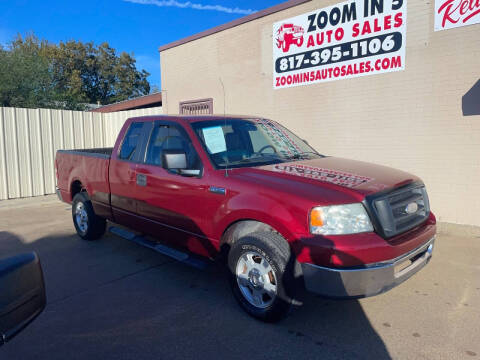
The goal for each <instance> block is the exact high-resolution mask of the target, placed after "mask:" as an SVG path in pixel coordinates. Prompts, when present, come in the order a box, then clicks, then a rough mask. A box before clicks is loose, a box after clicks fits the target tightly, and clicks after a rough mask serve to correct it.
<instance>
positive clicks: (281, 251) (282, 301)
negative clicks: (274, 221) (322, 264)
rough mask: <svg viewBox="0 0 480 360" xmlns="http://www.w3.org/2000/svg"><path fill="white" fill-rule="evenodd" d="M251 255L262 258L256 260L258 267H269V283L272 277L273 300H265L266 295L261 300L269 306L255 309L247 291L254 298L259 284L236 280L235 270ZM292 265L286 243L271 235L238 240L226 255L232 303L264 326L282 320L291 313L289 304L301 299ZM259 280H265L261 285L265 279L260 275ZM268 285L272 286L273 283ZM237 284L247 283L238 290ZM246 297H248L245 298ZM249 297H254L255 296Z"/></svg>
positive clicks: (268, 297) (291, 257)
mask: <svg viewBox="0 0 480 360" xmlns="http://www.w3.org/2000/svg"><path fill="white" fill-rule="evenodd" d="M252 253H258V254H259V255H260V256H261V257H262V258H263V259H259V260H258V261H259V263H258V264H261V265H263V261H264V260H266V261H267V262H268V265H269V266H270V267H271V268H270V267H269V268H268V269H271V270H270V271H269V272H268V274H267V275H268V277H269V279H270V280H272V278H271V275H270V272H271V271H273V273H274V278H273V279H274V280H275V283H276V284H275V285H276V296H275V297H272V298H271V297H270V296H269V295H268V294H266V300H265V298H264V296H265V294H264V295H262V298H261V299H262V302H263V300H265V303H269V302H270V303H269V304H268V305H266V304H262V306H264V307H262V306H260V307H259V306H255V304H253V303H252V299H250V300H249V299H248V298H247V297H246V296H249V295H248V291H250V292H251V293H252V294H253V292H254V289H253V288H252V287H254V288H256V286H257V285H258V282H257V281H255V279H254V278H253V279H252V278H251V277H250V276H247V277H249V281H246V280H245V279H240V277H237V266H239V269H242V265H243V264H244V263H242V261H244V262H245V259H247V258H248V257H249V256H252V255H251V254H252ZM242 259H243V260H242ZM257 259H258V257H257ZM295 264H296V261H295V258H294V257H293V256H292V255H291V252H290V246H289V245H288V243H287V241H285V239H283V238H282V237H281V236H280V235H278V234H276V233H274V232H254V233H251V234H249V235H246V236H245V237H243V238H241V239H239V240H238V241H236V242H235V243H234V244H233V245H232V247H231V249H230V251H229V254H228V268H229V276H230V283H231V286H232V291H233V295H234V296H235V299H236V300H237V301H238V303H239V304H240V306H242V308H243V309H244V310H245V311H246V312H247V313H248V314H250V315H251V316H253V317H255V318H257V319H259V320H262V321H266V322H275V321H278V320H281V319H282V318H284V317H285V316H286V315H287V314H288V313H289V312H290V309H291V308H292V303H294V302H295V299H296V297H297V295H299V296H300V293H299V287H298V280H297V279H295V272H296V271H295ZM263 266H265V265H263ZM243 268H245V270H244V271H245V274H246V273H247V271H248V269H247V267H246V264H245V265H243ZM268 269H267V270H268ZM252 271H253V270H251V271H250V272H249V274H251V273H252ZM240 275H241V274H240ZM253 277H255V274H253ZM261 278H262V279H264V280H263V281H262V284H263V282H264V281H265V278H266V275H263V276H262V277H261ZM242 281H243V282H242ZM267 281H268V279H267ZM271 282H272V283H273V281H271ZM240 283H243V284H245V283H247V284H248V286H241V285H240ZM262 284H260V285H259V287H260V292H261V291H264V290H263V285H262ZM269 286H271V284H269ZM242 289H243V290H242ZM247 290H248V291H247ZM245 293H246V294H247V295H244V294H245ZM257 294H258V293H257ZM252 296H253V297H255V295H252ZM272 299H273V300H272ZM257 300H258V297H257Z"/></svg>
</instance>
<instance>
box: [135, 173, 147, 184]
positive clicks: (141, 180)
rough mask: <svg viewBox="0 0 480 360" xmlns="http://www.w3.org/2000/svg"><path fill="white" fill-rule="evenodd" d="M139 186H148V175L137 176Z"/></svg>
mask: <svg viewBox="0 0 480 360" xmlns="http://www.w3.org/2000/svg"><path fill="white" fill-rule="evenodd" d="M137 185H138V186H147V175H145V174H137Z"/></svg>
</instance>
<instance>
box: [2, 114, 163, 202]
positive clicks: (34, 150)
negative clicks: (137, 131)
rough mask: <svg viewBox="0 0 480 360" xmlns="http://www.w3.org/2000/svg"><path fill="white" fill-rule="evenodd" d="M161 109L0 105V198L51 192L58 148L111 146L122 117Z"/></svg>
mask: <svg viewBox="0 0 480 360" xmlns="http://www.w3.org/2000/svg"><path fill="white" fill-rule="evenodd" d="M156 114H162V108H161V107H156V108H149V109H141V110H130V111H121V112H116V113H93V112H82V111H69V110H52V109H21V108H2V107H0V200H4V199H14V198H21V197H30V196H39V195H46V194H53V193H54V192H55V167H54V161H55V153H56V151H57V150H58V149H86V148H91V147H111V146H113V145H114V142H115V140H116V138H117V135H118V133H119V131H120V129H121V127H122V125H123V123H124V122H125V120H126V119H128V118H129V117H132V116H142V115H156Z"/></svg>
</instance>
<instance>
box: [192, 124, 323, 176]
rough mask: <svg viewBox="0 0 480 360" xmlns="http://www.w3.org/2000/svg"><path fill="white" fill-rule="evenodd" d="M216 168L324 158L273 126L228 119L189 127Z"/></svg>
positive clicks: (276, 126)
mask: <svg viewBox="0 0 480 360" xmlns="http://www.w3.org/2000/svg"><path fill="white" fill-rule="evenodd" d="M192 127H193V129H194V131H195V133H196V134H197V136H198V138H199V139H200V141H201V142H202V143H203V146H204V148H205V150H206V151H207V153H208V155H209V156H210V159H211V160H212V162H213V163H214V164H215V166H216V167H217V168H225V167H227V166H228V167H229V168H230V167H231V168H235V167H244V166H259V165H265V164H274V163H279V162H285V161H292V160H300V159H310V158H318V157H323V156H322V155H320V154H318V153H317V152H316V151H315V150H314V149H313V148H312V147H310V146H308V145H307V144H306V143H305V142H304V141H303V140H301V139H300V138H299V137H298V136H296V135H294V134H293V133H292V132H290V131H289V130H287V129H285V128H284V127H283V126H281V125H279V124H277V123H276V122H273V121H270V120H265V119H248V120H247V119H227V120H226V121H223V120H211V121H200V122H195V123H193V124H192Z"/></svg>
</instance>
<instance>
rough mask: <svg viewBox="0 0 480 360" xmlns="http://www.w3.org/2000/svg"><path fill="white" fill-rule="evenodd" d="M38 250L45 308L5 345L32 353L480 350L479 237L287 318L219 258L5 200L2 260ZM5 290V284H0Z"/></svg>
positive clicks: (313, 355)
mask: <svg viewBox="0 0 480 360" xmlns="http://www.w3.org/2000/svg"><path fill="white" fill-rule="evenodd" d="M32 250H35V251H37V253H38V254H39V255H40V258H41V261H42V265H43V269H44V273H45V280H46V285H47V296H48V305H47V308H46V309H45V311H44V312H43V313H42V314H41V315H40V316H39V317H38V318H37V319H36V321H35V322H34V323H32V324H31V325H30V326H29V327H28V328H27V329H26V330H25V331H24V332H23V333H21V334H20V335H19V336H17V337H16V338H15V339H13V340H12V341H11V342H10V343H8V344H7V345H6V346H3V348H0V359H2V360H17V359H18V360H29V359H36V360H39V359H48V360H53V359H62V360H64V359H72V360H73V359H103V360H105V359H217V358H221V359H295V358H299V359H477V358H478V359H480V260H479V259H480V238H476V237H474V236H470V237H467V236H465V237H462V236H453V235H452V234H449V233H440V234H439V236H438V238H437V243H436V249H435V252H434V257H433V259H432V261H431V263H430V264H429V266H427V267H426V268H425V269H424V270H423V271H421V272H420V273H418V274H417V275H416V276H414V277H413V278H411V279H410V280H409V281H407V282H406V283H404V284H402V285H400V286H399V287H397V288H395V289H393V290H391V291H390V292H388V293H386V294H383V295H380V296H377V297H373V298H368V299H362V300H351V301H334V300H326V299H322V298H319V297H316V296H313V295H310V296H308V297H307V299H306V303H305V305H304V306H303V307H302V308H300V309H298V310H296V311H294V312H293V313H292V314H291V315H290V316H289V317H288V318H287V319H285V320H283V321H282V322H280V323H277V324H264V323H261V322H258V321H256V320H254V319H252V318H250V317H249V316H248V315H246V314H245V313H244V312H243V311H242V310H241V309H240V307H239V306H237V304H236V302H235V300H234V299H233V296H232V295H231V294H230V289H229V287H228V284H227V281H226V280H225V278H224V276H223V275H222V274H221V272H220V271H219V270H218V268H216V267H215V266H211V267H209V268H208V269H207V270H203V271H200V270H197V269H195V268H191V267H189V266H187V265H184V264H182V263H178V262H176V261H174V260H172V259H170V258H167V257H165V256H162V255H160V254H157V253H155V252H153V251H151V250H149V249H146V248H142V247H141V246H139V245H136V244H134V243H130V242H128V241H127V240H123V239H121V238H118V237H115V236H113V235H106V236H105V237H103V238H102V239H101V240H99V241H97V242H86V241H82V240H80V238H78V237H77V236H76V235H75V232H74V228H73V225H72V221H71V215H70V209H69V207H68V206H67V205H66V204H63V203H60V202H59V201H58V200H57V199H56V198H55V197H53V196H47V197H41V198H34V199H22V200H10V201H1V202H0V258H5V257H8V256H10V255H14V254H18V253H21V252H27V251H32ZM0 291H1V289H0Z"/></svg>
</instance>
